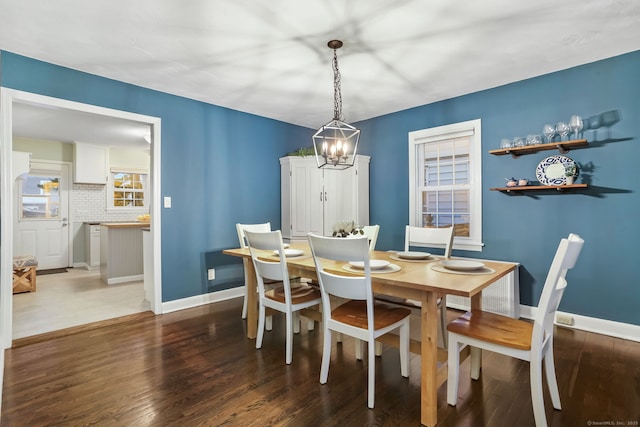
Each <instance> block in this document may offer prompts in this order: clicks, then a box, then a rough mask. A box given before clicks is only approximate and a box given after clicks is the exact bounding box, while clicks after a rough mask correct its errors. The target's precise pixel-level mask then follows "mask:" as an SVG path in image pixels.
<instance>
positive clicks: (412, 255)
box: [397, 251, 431, 259]
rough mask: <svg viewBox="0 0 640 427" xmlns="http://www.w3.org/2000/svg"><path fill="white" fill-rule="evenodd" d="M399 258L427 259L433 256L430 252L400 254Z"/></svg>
mask: <svg viewBox="0 0 640 427" xmlns="http://www.w3.org/2000/svg"><path fill="white" fill-rule="evenodd" d="M397 254H398V258H403V259H427V258H429V257H430V256H431V254H430V253H429V252H411V251H409V252H398V253H397Z"/></svg>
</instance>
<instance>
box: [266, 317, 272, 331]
mask: <svg viewBox="0 0 640 427" xmlns="http://www.w3.org/2000/svg"><path fill="white" fill-rule="evenodd" d="M266 319H267V321H266V323H265V325H266V326H265V329H266V330H267V331H271V330H273V316H267V318H266Z"/></svg>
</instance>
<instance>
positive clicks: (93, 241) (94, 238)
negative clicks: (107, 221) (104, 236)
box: [84, 223, 100, 270]
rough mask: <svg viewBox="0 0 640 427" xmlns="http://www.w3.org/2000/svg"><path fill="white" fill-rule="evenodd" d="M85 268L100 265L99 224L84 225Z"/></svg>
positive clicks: (90, 268)
mask: <svg viewBox="0 0 640 427" xmlns="http://www.w3.org/2000/svg"><path fill="white" fill-rule="evenodd" d="M84 235H85V248H86V252H87V255H86V256H87V270H93V269H94V268H99V267H100V224H89V223H85V225H84Z"/></svg>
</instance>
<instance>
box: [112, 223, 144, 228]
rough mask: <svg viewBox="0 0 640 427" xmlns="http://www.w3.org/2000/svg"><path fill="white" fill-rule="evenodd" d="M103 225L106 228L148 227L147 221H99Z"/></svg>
mask: <svg viewBox="0 0 640 427" xmlns="http://www.w3.org/2000/svg"><path fill="white" fill-rule="evenodd" d="M100 225H101V226H103V227H108V228H142V227H149V223H148V222H102V223H100Z"/></svg>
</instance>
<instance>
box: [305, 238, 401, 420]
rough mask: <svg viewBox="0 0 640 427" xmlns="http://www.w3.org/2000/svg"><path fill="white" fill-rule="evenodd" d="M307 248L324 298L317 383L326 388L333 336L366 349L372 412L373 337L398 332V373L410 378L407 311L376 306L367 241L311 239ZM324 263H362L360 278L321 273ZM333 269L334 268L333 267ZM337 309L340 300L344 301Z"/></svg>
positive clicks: (373, 375)
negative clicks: (360, 343) (345, 337)
mask: <svg viewBox="0 0 640 427" xmlns="http://www.w3.org/2000/svg"><path fill="white" fill-rule="evenodd" d="M308 236H309V245H310V247H311V253H312V254H313V261H314V263H315V266H316V272H317V274H318V281H319V283H320V292H321V294H322V328H323V331H324V344H323V350H322V366H321V369H320V383H321V384H326V382H327V378H328V376H329V363H330V361H331V347H332V339H331V333H332V331H335V332H337V333H341V334H344V335H348V336H351V337H353V338H355V339H357V340H361V341H366V342H367V344H368V387H367V396H368V398H367V404H368V407H369V408H373V406H374V400H375V351H374V343H375V340H376V338H378V337H380V336H382V335H384V334H386V333H388V332H391V331H394V330H399V335H400V337H399V338H400V339H399V341H400V372H401V374H402V376H403V377H408V376H409V317H410V315H411V311H410V310H409V309H407V308H404V307H396V306H390V305H387V304H380V303H376V302H374V299H373V291H372V289H371V268H370V260H369V256H370V254H369V241H368V239H366V238H364V237H363V238H359V239H358V238H355V239H343V238H336V237H322V236H316V235H313V234H309V235H308ZM323 260H324V261H325V262H326V261H327V260H328V261H358V262H362V263H363V264H364V269H363V274H361V275H359V276H353V275H350V276H348V275H342V274H340V271H335V270H334V271H332V270H330V269H325V268H324V265H323ZM334 268H335V267H334ZM345 299H346V300H347V301H346V302H344V303H343V304H341V305H338V306H336V303H337V302H338V301H340V302H343V301H344V300H345Z"/></svg>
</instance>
